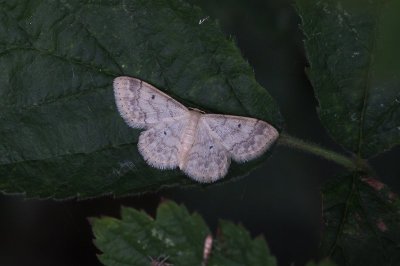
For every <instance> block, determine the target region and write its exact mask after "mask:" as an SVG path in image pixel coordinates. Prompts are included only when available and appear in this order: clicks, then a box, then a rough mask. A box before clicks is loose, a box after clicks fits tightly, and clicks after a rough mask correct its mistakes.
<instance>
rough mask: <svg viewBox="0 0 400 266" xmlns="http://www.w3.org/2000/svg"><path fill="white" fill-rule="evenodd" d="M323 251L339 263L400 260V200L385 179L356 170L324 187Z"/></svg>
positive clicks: (363, 263)
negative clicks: (385, 183) (358, 174)
mask: <svg viewBox="0 0 400 266" xmlns="http://www.w3.org/2000/svg"><path fill="white" fill-rule="evenodd" d="M323 200H324V223H325V230H324V232H323V233H324V237H323V241H322V246H321V251H322V254H323V255H324V256H331V257H332V258H333V260H334V261H335V262H336V263H338V264H339V265H352V266H356V265H360V266H361V265H362V266H368V265H371V266H373V265H388V266H389V265H399V264H400V252H399V247H400V200H399V199H398V197H397V196H396V195H395V194H394V193H392V192H391V191H390V190H389V189H388V188H387V187H386V186H385V185H384V184H383V183H381V182H380V181H378V180H376V179H374V178H370V177H362V178H361V179H360V178H359V177H358V176H357V175H356V174H355V175H354V176H347V177H345V178H339V179H337V180H335V181H334V182H332V183H330V184H329V185H327V186H326V187H325V188H324V191H323Z"/></svg>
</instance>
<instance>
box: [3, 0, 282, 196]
mask: <svg viewBox="0 0 400 266" xmlns="http://www.w3.org/2000/svg"><path fill="white" fill-rule="evenodd" d="M204 17H205V15H204V14H203V13H202V12H201V10H199V9H198V8H196V7H194V6H192V5H190V4H187V3H185V2H183V1H182V0H172V1H167V0H150V1H149V0H128V1H119V0H115V1H101V0H97V1H79V0H74V1H50V0H33V1H31V0H29V1H28V0H12V1H0V96H1V97H0V190H2V191H6V192H12V193H15V192H20V193H24V192H26V193H27V194H28V195H29V196H41V197H45V196H55V197H59V198H60V197H69V196H75V195H78V196H82V197H85V196H96V195H99V194H104V193H111V192H114V193H116V194H126V193H134V192H144V191H148V190H152V189H153V190H154V189H159V188H160V187H161V186H166V185H174V184H185V183H188V182H189V181H188V180H187V179H186V178H185V177H183V175H182V174H181V173H180V172H179V171H165V172H161V171H158V170H154V169H151V168H149V167H148V166H147V165H146V164H145V163H144V161H143V159H142V158H141V157H140V155H139V154H138V152H137V148H136V143H137V139H138V134H139V131H138V130H133V129H130V128H128V127H127V126H126V124H125V123H124V122H123V120H122V119H121V117H120V116H119V114H118V112H117V110H116V108H115V104H114V96H113V92H112V80H113V78H114V77H116V76H119V75H129V76H134V77H138V78H141V79H143V80H146V81H148V82H150V83H152V84H154V85H155V86H157V87H159V88H160V89H162V90H164V91H166V92H167V93H168V94H170V95H171V96H173V97H176V98H178V99H179V100H181V101H182V102H183V103H185V104H187V105H189V106H192V107H198V108H201V109H203V110H205V111H212V112H220V113H231V114H238V115H249V116H254V117H258V118H261V119H264V120H267V121H270V122H271V123H273V124H275V125H276V126H278V125H279V122H280V116H279V112H278V109H277V107H276V105H275V104H274V102H273V100H272V99H271V97H270V96H269V95H268V93H267V92H266V91H265V89H263V88H262V87H261V86H260V85H259V84H258V83H257V82H256V81H255V79H254V74H253V72H252V69H251V68H250V67H249V65H248V64H247V63H246V62H245V61H244V60H243V58H242V57H241V55H240V52H239V51H238V49H237V48H236V46H235V44H234V43H233V41H230V40H226V39H225V37H224V36H223V34H222V33H221V32H220V30H219V27H218V26H217V24H216V23H215V21H214V20H212V19H208V20H206V21H204V22H203V23H199V21H200V20H201V19H202V18H204ZM252 165H254V163H253V164H248V165H247V166H245V167H242V166H241V167H233V169H232V171H231V172H230V174H229V176H238V175H243V174H244V173H246V172H248V171H249V169H251V168H252Z"/></svg>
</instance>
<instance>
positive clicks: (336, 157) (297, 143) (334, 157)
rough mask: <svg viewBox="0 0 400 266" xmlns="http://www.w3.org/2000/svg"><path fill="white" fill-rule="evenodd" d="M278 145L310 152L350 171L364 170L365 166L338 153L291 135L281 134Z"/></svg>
mask: <svg viewBox="0 0 400 266" xmlns="http://www.w3.org/2000/svg"><path fill="white" fill-rule="evenodd" d="M278 144H280V145H285V146H288V147H292V148H295V149H299V150H302V151H305V152H309V153H311V154H314V155H317V156H319V157H322V158H324V159H327V160H329V161H333V162H335V163H337V164H339V165H341V166H344V167H346V168H348V169H350V170H359V169H360V168H362V169H364V166H363V165H361V167H360V165H359V163H357V162H356V161H355V160H353V159H352V158H349V157H347V156H344V155H342V154H339V153H337V152H334V151H331V150H327V149H325V148H323V147H321V146H318V145H317V144H314V143H310V142H306V141H304V140H301V139H298V138H296V137H292V136H290V135H286V134H281V136H280V137H279V141H278Z"/></svg>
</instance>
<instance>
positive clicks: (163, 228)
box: [91, 201, 277, 266]
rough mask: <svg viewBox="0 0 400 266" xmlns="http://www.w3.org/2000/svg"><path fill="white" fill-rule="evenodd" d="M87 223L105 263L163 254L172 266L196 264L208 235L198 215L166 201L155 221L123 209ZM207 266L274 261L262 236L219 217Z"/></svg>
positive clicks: (112, 265) (113, 265) (145, 261)
mask: <svg viewBox="0 0 400 266" xmlns="http://www.w3.org/2000/svg"><path fill="white" fill-rule="evenodd" d="M91 222H92V226H93V232H94V235H95V238H96V239H95V240H94V243H95V245H96V246H97V247H98V248H99V249H100V250H101V251H102V252H103V254H101V255H99V259H100V261H101V262H102V263H103V264H104V265H107V266H121V265H138V266H140V265H146V266H147V265H149V263H150V258H153V259H157V258H160V260H162V258H164V259H167V260H166V263H171V264H173V265H174V266H179V265H201V263H202V261H203V247H204V241H205V239H206V237H207V235H209V234H210V233H209V229H208V228H207V225H206V224H205V223H204V221H203V219H202V218H201V217H200V216H199V215H197V214H192V215H191V214H189V213H188V211H187V210H186V208H184V207H183V206H178V205H176V204H175V203H173V202H171V201H166V202H164V203H162V204H161V205H160V206H159V208H158V210H157V217H156V219H155V220H153V219H152V218H151V217H149V216H148V215H146V214H145V213H143V212H139V211H137V210H134V209H131V208H123V209H122V218H121V220H118V219H115V218H111V217H103V218H94V219H91ZM207 265H209V266H212V265H230V266H236V265H237V266H239V265H252V266H257V265H263V266H269V265H271V266H274V265H277V264H276V260H275V258H274V257H272V256H271V254H270V253H269V250H268V247H267V245H266V243H265V241H264V239H262V238H256V239H254V240H252V239H251V237H250V235H249V233H248V232H247V231H246V230H245V229H244V228H242V227H241V226H236V225H234V224H232V223H230V222H226V221H222V222H220V225H219V234H218V235H217V239H214V240H213V245H212V251H211V253H210V257H209V261H208V264H207Z"/></svg>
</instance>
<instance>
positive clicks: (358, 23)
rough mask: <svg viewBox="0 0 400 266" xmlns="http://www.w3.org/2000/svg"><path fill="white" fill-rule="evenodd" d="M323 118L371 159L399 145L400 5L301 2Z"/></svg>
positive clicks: (392, 1)
mask: <svg viewBox="0 0 400 266" xmlns="http://www.w3.org/2000/svg"><path fill="white" fill-rule="evenodd" d="M297 6H298V10H299V13H300V15H301V17H302V21H303V22H302V28H303V31H304V33H305V37H306V39H305V47H306V50H307V54H308V58H309V61H310V65H311V66H310V69H309V77H310V79H311V82H312V84H313V86H314V90H315V93H316V96H317V98H318V101H319V115H320V118H321V120H322V122H323V124H324V125H325V126H326V127H327V128H328V130H329V132H330V133H331V134H332V136H333V137H334V138H335V139H336V140H337V141H338V142H339V143H341V144H342V145H344V146H345V147H346V148H347V149H349V150H350V151H352V152H354V153H356V154H357V155H358V156H361V157H363V158H367V157H370V156H373V155H375V154H377V153H379V152H382V151H384V150H386V149H389V148H391V147H393V146H394V145H396V144H399V143H400V49H399V47H400V35H399V34H398V28H399V25H400V16H399V13H398V12H399V10H400V1H397V0H387V1H384V0H371V1H360V0H327V1H310V0H297Z"/></svg>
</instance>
